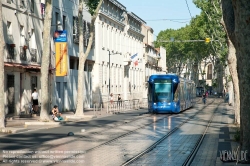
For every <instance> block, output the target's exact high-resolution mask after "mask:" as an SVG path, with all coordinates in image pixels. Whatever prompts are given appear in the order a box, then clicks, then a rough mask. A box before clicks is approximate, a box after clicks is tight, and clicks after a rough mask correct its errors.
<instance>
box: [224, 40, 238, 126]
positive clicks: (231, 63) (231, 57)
mask: <svg viewBox="0 0 250 166" xmlns="http://www.w3.org/2000/svg"><path fill="white" fill-rule="evenodd" d="M228 48H229V49H228V50H229V53H228V58H227V60H228V67H229V71H230V74H231V77H232V82H233V88H234V91H233V94H232V95H233V96H234V110H235V123H236V124H239V123H240V93H239V80H238V72H237V69H236V67H237V59H236V50H235V48H234V46H233V44H232V42H231V41H230V39H229V40H228ZM232 95H231V96H232ZM233 96H232V97H233ZM232 97H231V98H232ZM229 99H230V96H229Z"/></svg>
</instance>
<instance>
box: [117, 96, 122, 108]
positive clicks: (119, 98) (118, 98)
mask: <svg viewBox="0 0 250 166" xmlns="http://www.w3.org/2000/svg"><path fill="white" fill-rule="evenodd" d="M117 104H118V106H119V107H120V106H121V105H122V97H121V95H120V94H118V97H117Z"/></svg>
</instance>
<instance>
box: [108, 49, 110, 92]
mask: <svg viewBox="0 0 250 166" xmlns="http://www.w3.org/2000/svg"><path fill="white" fill-rule="evenodd" d="M108 52H109V94H108V96H109V95H110V50H108Z"/></svg>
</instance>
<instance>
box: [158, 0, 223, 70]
mask: <svg viewBox="0 0 250 166" xmlns="http://www.w3.org/2000/svg"><path fill="white" fill-rule="evenodd" d="M194 3H195V4H196V6H197V7H198V8H200V9H201V10H202V12H201V14H200V15H198V16H196V17H194V18H192V19H191V21H190V25H187V26H186V27H183V28H180V29H177V30H174V29H166V30H164V31H161V32H160V33H159V35H158V36H157V39H156V42H155V47H159V46H163V47H165V48H166V60H167V63H166V64H167V67H168V69H175V68H176V67H177V66H181V64H183V63H185V64H187V63H188V62H190V61H191V62H195V63H199V62H201V61H202V60H204V59H205V58H207V57H209V56H210V55H214V56H215V57H216V59H220V61H222V64H225V62H226V60H227V58H226V57H227V53H228V48H227V44H226V40H227V38H226V33H225V31H224V29H223V27H222V26H221V24H220V19H221V18H222V11H221V8H220V3H219V0H215V1H207V0H194ZM205 38H210V39H211V42H209V43H206V42H205ZM171 39H174V40H171ZM184 40H189V41H190V40H193V41H195V40H204V42H175V41H184ZM164 41H172V42H164Z"/></svg>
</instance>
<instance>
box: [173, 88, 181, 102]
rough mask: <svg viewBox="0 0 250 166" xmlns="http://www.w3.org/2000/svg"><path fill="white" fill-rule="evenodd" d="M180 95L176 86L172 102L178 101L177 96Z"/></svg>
mask: <svg viewBox="0 0 250 166" xmlns="http://www.w3.org/2000/svg"><path fill="white" fill-rule="evenodd" d="M179 93H180V86H179V85H177V88H176V91H175V93H174V101H178V100H179V95H180V94H179Z"/></svg>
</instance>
